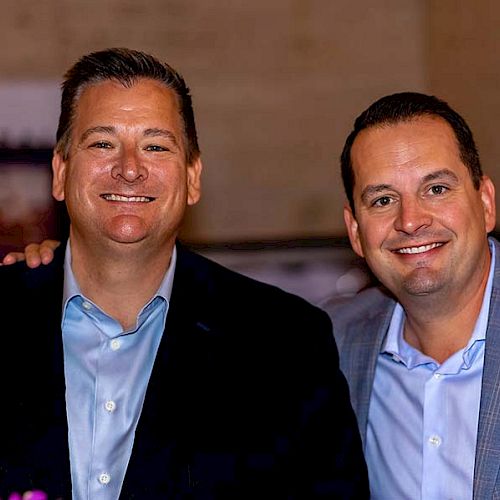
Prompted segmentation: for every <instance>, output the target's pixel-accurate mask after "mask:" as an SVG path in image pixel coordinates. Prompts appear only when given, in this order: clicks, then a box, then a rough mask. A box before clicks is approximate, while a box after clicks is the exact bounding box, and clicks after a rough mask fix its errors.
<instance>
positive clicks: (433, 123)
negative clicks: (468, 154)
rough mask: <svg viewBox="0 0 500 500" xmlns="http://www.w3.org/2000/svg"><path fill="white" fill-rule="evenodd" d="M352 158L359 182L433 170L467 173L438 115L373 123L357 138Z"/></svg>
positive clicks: (447, 125) (445, 126)
mask: <svg viewBox="0 0 500 500" xmlns="http://www.w3.org/2000/svg"><path fill="white" fill-rule="evenodd" d="M351 160H352V166H353V171H354V177H355V188H356V187H361V186H359V185H358V184H360V183H361V184H363V183H373V182H385V180H386V178H389V179H390V178H394V177H397V178H399V179H405V178H409V177H411V176H416V177H418V176H419V175H426V174H428V173H429V171H430V170H433V169H444V168H446V169H449V170H452V171H456V173H459V174H460V175H464V174H468V170H467V167H466V166H465V165H464V164H463V162H462V160H461V158H460V151H459V148H458V144H457V140H456V137H455V134H454V132H453V129H452V128H451V126H450V125H449V124H448V123H447V122H446V121H444V120H443V119H441V118H438V117H427V116H425V117H419V118H416V119H414V120H411V121H407V122H399V123H396V124H390V125H383V126H375V127H371V128H368V129H365V130H363V131H361V132H360V133H359V135H358V136H357V137H356V139H355V141H354V144H353V146H352V150H351Z"/></svg>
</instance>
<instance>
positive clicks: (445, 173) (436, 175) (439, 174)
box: [422, 168, 459, 183]
mask: <svg viewBox="0 0 500 500" xmlns="http://www.w3.org/2000/svg"><path fill="white" fill-rule="evenodd" d="M440 179H448V180H451V181H455V182H458V180H459V179H458V177H457V174H455V172H452V171H451V170H449V169H447V168H443V169H441V170H436V172H431V173H430V174H427V175H426V176H425V177H424V178H423V179H422V183H426V182H431V181H436V180H440Z"/></svg>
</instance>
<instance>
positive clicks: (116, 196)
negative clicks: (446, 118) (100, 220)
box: [102, 194, 152, 203]
mask: <svg viewBox="0 0 500 500" xmlns="http://www.w3.org/2000/svg"><path fill="white" fill-rule="evenodd" d="M102 197H103V198H104V199H105V200H108V201H126V202H136V203H148V202H150V201H152V198H149V197H146V196H122V195H119V194H103V195H102Z"/></svg>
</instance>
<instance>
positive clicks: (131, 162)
mask: <svg viewBox="0 0 500 500" xmlns="http://www.w3.org/2000/svg"><path fill="white" fill-rule="evenodd" d="M111 176H112V177H113V179H121V180H123V181H125V182H127V183H134V182H140V181H145V180H146V179H147V178H148V170H147V168H146V167H145V166H144V165H143V164H142V162H141V160H140V158H139V156H138V154H137V152H136V151H135V149H133V148H130V149H124V150H123V151H122V153H121V154H120V156H119V157H118V158H117V160H116V163H115V165H113V168H112V169H111Z"/></svg>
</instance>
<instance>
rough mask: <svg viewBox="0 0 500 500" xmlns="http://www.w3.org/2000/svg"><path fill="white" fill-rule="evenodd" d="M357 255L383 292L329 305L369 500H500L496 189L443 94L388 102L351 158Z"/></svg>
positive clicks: (373, 114)
mask: <svg viewBox="0 0 500 500" xmlns="http://www.w3.org/2000/svg"><path fill="white" fill-rule="evenodd" d="M341 168H342V176H343V181H344V186H345V190H346V194H347V198H348V203H347V204H346V206H345V208H344V218H345V223H346V226H347V231H348V235H349V238H350V241H351V244H352V247H353V249H354V251H355V252H356V253H357V254H358V255H359V256H361V257H363V258H364V259H365V260H366V263H367V264H368V266H369V268H370V269H371V271H372V272H373V274H374V275H375V277H376V278H377V279H378V280H379V281H380V283H381V285H380V287H374V288H369V289H366V290H364V291H362V292H360V293H358V294H357V295H356V296H355V297H353V298H352V299H350V300H348V301H343V302H342V303H340V302H336V301H335V300H331V301H330V302H328V303H326V304H323V306H324V307H325V308H326V309H327V310H328V312H329V314H330V316H331V318H332V320H333V323H334V331H335V335H336V340H337V343H338V347H339V350H340V357H341V368H342V370H343V371H344V373H345V375H346V377H347V379H348V382H349V386H350V394H351V399H352V403H353V406H354V409H355V412H356V414H357V419H358V424H359V427H360V431H361V435H362V439H363V444H364V450H365V456H366V459H367V462H368V468H369V478H370V488H371V494H372V498H381V499H382V498H383V499H388V498H389V499H404V498H408V499H416V498H424V499H445V498H453V499H465V498H481V499H484V498H500V477H499V474H498V472H499V469H500V411H499V407H500V332H499V322H500V296H499V289H500V247H499V244H498V242H497V241H496V240H494V239H493V238H490V239H488V237H487V234H488V232H490V231H491V230H492V229H493V228H494V225H495V190H494V186H493V184H492V182H491V180H490V179H489V178H488V177H486V176H484V175H483V173H482V170H481V165H480V162H479V156H478V153H477V149H476V146H475V144H474V140H473V137H472V133H471V131H470V129H469V127H468V126H467V124H466V123H465V121H464V120H463V118H462V117H461V116H460V115H458V114H457V113H456V112H455V111H454V110H452V109H451V108H450V107H449V105H448V104H446V103H445V102H443V101H441V100H439V99H437V98H435V97H432V96H427V95H423V94H417V93H409V92H408V93H400V94H395V95H390V96H386V97H383V98H382V99H379V100H378V101H377V102H375V103H373V104H372V105H371V106H370V107H369V108H368V109H367V110H366V111H364V112H363V113H362V114H361V115H360V116H359V117H358V118H357V119H356V121H355V124H354V129H353V131H352V132H351V134H350V135H349V137H348V138H347V141H346V144H345V146H344V150H343V152H342V156H341Z"/></svg>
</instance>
